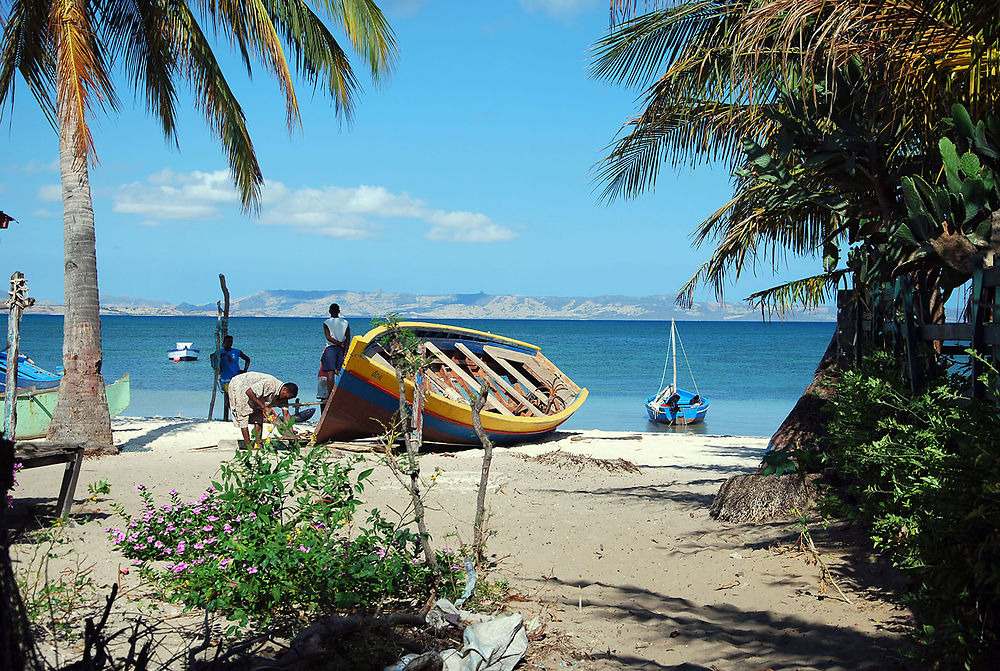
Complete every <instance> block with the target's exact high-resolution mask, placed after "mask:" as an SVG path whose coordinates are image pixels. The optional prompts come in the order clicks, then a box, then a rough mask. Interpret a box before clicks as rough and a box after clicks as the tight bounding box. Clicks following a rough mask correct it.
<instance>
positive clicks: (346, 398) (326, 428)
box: [316, 324, 588, 445]
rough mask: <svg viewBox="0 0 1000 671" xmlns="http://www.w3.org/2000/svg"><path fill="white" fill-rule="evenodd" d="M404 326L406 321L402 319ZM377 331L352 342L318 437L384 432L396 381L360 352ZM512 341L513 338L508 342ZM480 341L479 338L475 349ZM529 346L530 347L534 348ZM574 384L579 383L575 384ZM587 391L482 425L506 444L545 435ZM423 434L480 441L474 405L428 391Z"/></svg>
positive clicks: (408, 390)
mask: <svg viewBox="0 0 1000 671" xmlns="http://www.w3.org/2000/svg"><path fill="white" fill-rule="evenodd" d="M404 326H406V324H404ZM422 326H433V327H435V328H437V329H450V330H452V331H454V332H455V333H457V334H458V337H461V335H462V334H463V333H468V334H476V335H477V336H479V337H480V338H481V339H484V338H490V339H491V341H490V343H489V344H491V345H495V346H510V347H516V348H517V349H518V350H521V351H524V352H537V348H534V346H532V345H527V343H519V342H518V341H513V340H509V339H503V338H500V337H499V336H492V335H491V334H485V333H482V332H477V331H472V330H471V329H459V328H457V327H444V326H441V325H422ZM377 332H381V330H380V329H375V330H374V331H372V332H369V333H368V334H366V335H365V336H363V337H361V338H355V339H354V341H353V342H352V343H351V347H350V349H349V351H348V354H347V357H346V359H345V362H344V368H343V370H342V372H341V374H340V378H339V380H338V382H337V386H336V387H334V389H333V392H332V393H331V394H330V397H329V399H328V401H327V404H326V406H325V408H324V410H323V415H322V417H321V418H320V421H319V424H318V425H317V427H316V442H319V443H322V442H328V441H331V440H354V439H358V438H370V437H373V436H380V435H384V434H385V433H386V429H387V427H390V426H391V425H392V423H393V419H394V415H395V413H397V412H398V411H399V383H398V380H397V378H396V375H395V372H394V371H393V370H392V368H391V367H389V366H387V365H383V364H380V363H376V362H375V361H373V360H372V359H370V358H368V357H367V356H365V355H364V350H365V347H366V346H367V345H368V343H369V342H371V340H372V339H373V338H374V337H375V336H377V335H378V333H377ZM511 343H516V345H512V344H511ZM482 344H483V343H482V342H479V343H478V347H479V349H481V348H482ZM532 348H533V349H532ZM404 389H405V394H406V398H407V401H409V402H411V403H412V401H413V383H412V382H410V381H408V380H407V381H405V383H404ZM577 389H578V388H577ZM587 394H588V392H587V390H586V389H579V391H578V392H576V393H575V398H573V400H572V402H570V403H568V404H567V405H566V407H565V408H564V409H563V410H561V411H559V412H555V413H552V414H549V415H545V416H543V417H534V416H532V417H521V416H505V415H500V414H498V413H495V412H488V411H487V412H482V413H480V419H481V421H482V425H483V430H484V431H485V432H486V434H487V435H488V436H489V438H490V440H491V441H492V442H493V443H495V444H497V445H510V444H513V443H517V442H523V441H527V440H531V439H534V438H538V437H540V436H544V435H545V434H548V433H551V432H552V431H554V430H555V429H556V428H557V427H558V426H559V425H560V424H562V423H563V422H564V421H566V420H567V419H569V417H570V416H571V415H572V414H573V413H574V412H576V410H577V409H578V408H579V407H580V406H581V405H582V404H583V402H584V401H585V400H586V398H587ZM423 439H424V441H426V442H430V443H449V444H459V445H478V444H479V439H478V437H477V436H476V432H475V429H474V428H473V425H472V409H471V408H470V406H469V405H468V404H467V403H462V402H458V401H454V400H451V399H448V398H445V397H443V396H441V395H439V394H436V393H433V392H428V393H426V394H425V400H424V419H423Z"/></svg>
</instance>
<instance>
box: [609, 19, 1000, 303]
mask: <svg viewBox="0 0 1000 671" xmlns="http://www.w3.org/2000/svg"><path fill="white" fill-rule="evenodd" d="M643 4H644V5H645V6H646V7H647V8H649V7H652V8H653V9H652V11H649V12H647V13H645V14H638V15H637V14H636V12H637V10H638V8H639V6H641V5H643ZM991 4H992V3H991ZM611 9H612V17H613V23H614V26H613V29H612V31H611V32H610V33H609V34H608V35H607V36H606V37H604V38H603V39H602V40H600V41H599V42H598V44H597V45H596V47H595V54H596V59H595V63H594V66H593V74H594V76H596V77H599V78H604V79H608V80H611V81H614V82H617V83H621V84H625V85H628V86H639V87H643V90H644V94H643V95H644V97H643V103H642V105H643V107H642V110H641V111H640V112H639V114H638V115H637V116H636V117H634V118H633V119H631V120H629V122H628V123H627V124H626V126H625V127H624V128H623V130H622V133H621V135H620V136H619V138H618V139H617V140H616V141H615V142H614V143H613V144H612V146H611V147H610V151H609V153H608V155H607V156H606V157H605V158H604V159H603V160H602V161H601V163H600V164H599V168H598V179H599V180H600V181H601V182H603V183H604V184H605V189H604V192H603V194H602V197H603V198H606V199H612V198H618V197H624V198H631V197H635V196H638V195H640V194H641V193H643V192H645V191H647V190H651V189H653V188H654V187H655V185H656V178H657V176H658V174H659V171H660V169H661V168H662V167H663V165H664V164H672V165H680V164H690V165H697V164H700V163H702V162H706V161H711V160H715V161H721V162H722V163H724V164H726V165H728V166H729V168H730V169H731V170H732V171H733V172H734V173H735V174H736V175H737V178H736V184H735V186H736V194H735V195H734V198H733V199H732V200H731V201H730V202H729V203H727V204H726V205H724V206H723V207H722V208H720V209H719V210H718V211H717V212H716V213H715V214H713V215H712V216H711V217H709V219H707V220H706V221H705V222H703V223H702V224H701V225H700V226H699V227H698V230H697V237H696V242H697V244H702V243H705V242H708V241H714V242H715V243H716V249H715V252H714V253H713V256H712V258H711V259H710V260H709V261H708V262H706V264H705V265H703V266H702V267H701V268H700V269H699V271H698V273H697V274H696V275H695V276H694V277H693V278H691V280H689V282H688V283H687V284H686V285H685V286H684V287H683V289H682V291H681V293H680V296H681V300H682V302H683V301H684V300H685V299H686V300H687V301H690V296H691V292H692V291H693V289H694V288H695V287H696V285H698V284H700V283H707V284H709V285H710V286H712V287H714V288H715V289H716V292H717V293H718V294H720V295H721V290H722V287H723V285H724V283H725V281H726V280H729V279H738V278H739V277H740V275H741V273H742V272H743V270H744V269H745V268H748V267H755V266H756V265H757V264H760V263H764V264H770V265H771V266H772V268H773V269H774V270H777V269H778V268H779V267H780V266H781V264H782V261H783V259H784V256H785V254H786V253H787V252H793V253H798V254H813V255H816V256H820V255H822V256H823V257H825V258H830V255H829V252H830V251H831V249H836V247H837V246H838V245H843V244H844V243H845V242H856V241H857V236H858V235H859V233H860V232H863V233H865V234H875V235H883V236H884V235H886V234H887V233H888V231H889V229H891V228H892V225H893V221H892V219H893V212H894V210H895V209H897V208H898V207H899V202H898V196H897V191H898V186H899V178H900V177H901V176H902V175H904V174H906V172H907V171H910V170H913V166H912V161H913V157H914V156H915V155H919V154H920V153H921V152H922V151H924V149H925V148H926V147H932V146H936V142H937V138H938V136H939V134H940V130H941V129H940V123H941V120H942V119H943V118H944V117H946V116H948V114H949V112H950V108H951V105H952V104H953V103H954V102H962V103H963V104H965V105H966V107H967V108H969V110H970V111H971V112H972V113H973V116H976V115H977V114H981V113H982V112H983V111H985V110H991V109H995V107H996V106H997V104H998V102H1000V86H998V84H1000V68H998V67H997V65H998V64H1000V51H998V49H997V46H996V45H997V35H998V29H997V28H996V26H995V25H994V23H995V21H994V20H993V19H994V17H995V12H993V13H991V12H989V11H985V10H983V9H982V7H981V6H978V5H977V4H975V3H973V2H971V1H966V0H950V1H949V0H923V2H921V0H870V1H868V2H864V1H863V2H857V0H689V1H683V2H676V3H671V2H657V1H655V0H651V1H649V2H646V3H639V2H637V1H636V0H612V3H611ZM843 87H848V89H849V90H848V91H847V92H846V93H848V94H849V95H850V96H851V97H852V98H853V102H852V104H853V106H854V107H855V108H856V109H851V107H850V106H846V107H845V106H844V105H843V102H842V101H843V98H844V94H845V91H843V90H841V91H839V92H838V89H841V88H843ZM820 91H823V92H825V94H828V95H826V100H827V102H826V104H825V105H824V104H816V103H817V102H822V100H820V99H821V98H823V97H824V96H823V95H821V94H820ZM796 100H797V101H798V103H797V104H794V105H790V104H789V102H790V101H793V102H794V101H796ZM835 105H841V110H840V111H841V112H842V113H844V112H846V114H847V115H848V116H853V117H855V118H852V119H849V120H848V119H843V118H842V119H841V121H842V122H844V121H850V122H851V124H852V125H853V126H854V128H855V132H856V134H858V137H857V138H856V139H858V140H864V141H865V142H867V144H868V145H869V150H872V153H868V154H865V155H861V159H862V160H863V161H867V162H868V164H869V165H868V168H869V169H870V170H869V171H868V172H867V173H865V174H864V175H863V177H864V178H865V179H866V180H867V186H866V187H865V189H866V193H867V194H868V195H869V196H871V198H870V199H869V202H868V204H867V207H866V208H861V209H862V210H865V209H868V210H874V213H875V214H876V215H877V216H876V217H875V218H874V220H870V221H869V222H861V221H857V220H856V221H854V222H848V221H845V214H844V213H843V212H837V211H833V210H831V209H830V208H828V207H825V208H818V207H816V202H812V203H811V204H810V203H805V202H800V205H801V207H798V208H794V209H793V208H790V207H779V208H775V207H768V208H762V207H761V206H760V205H761V202H762V200H765V199H766V197H765V194H766V193H767V192H768V188H767V185H766V184H762V183H761V181H760V180H758V179H754V178H753V175H752V174H750V172H748V171H753V170H754V165H753V160H754V158H753V157H751V156H750V155H749V154H748V153H747V151H746V149H747V147H748V144H747V143H749V145H750V146H751V147H761V148H764V149H765V151H773V152H774V153H779V149H781V148H782V147H784V146H785V144H786V143H785V142H784V141H783V140H784V139H785V138H782V137H780V136H781V128H782V123H783V122H784V121H787V119H788V118H790V117H793V116H794V114H796V113H797V114H799V115H800V118H801V120H802V121H803V123H806V124H809V125H810V126H811V130H812V132H813V134H814V138H815V140H816V144H821V143H822V142H823V141H825V140H827V139H828V138H829V136H830V135H831V133H836V132H839V133H840V134H841V135H842V136H843V135H844V133H843V129H842V128H841V129H837V128H836V121H837V120H836V119H833V116H834V114H835V113H836V111H837V110H836V109H835V108H834V106H835ZM859 110H861V111H863V112H864V114H863V115H862V116H863V118H862V119H861V121H863V122H864V124H865V128H864V129H863V130H864V132H861V131H860V130H859V129H857V127H856V123H857V121H858V118H857V117H858V116H859V115H858V111H859ZM779 119H781V120H782V121H781V122H779ZM862 136H864V137H862ZM855 144H858V143H855ZM830 149H831V148H830V147H826V148H825V150H826V152H827V153H829V151H830ZM838 151H839V153H841V154H842V155H846V153H847V152H844V151H842V150H840V149H838ZM784 153H785V154H787V152H784ZM924 153H926V152H924ZM758 157H759V156H758ZM781 158H782V159H784V158H786V157H785V156H782V157H781ZM855 158H857V156H855ZM929 163H933V161H931V162H929ZM854 165H855V163H854V162H852V163H851V169H850V173H851V174H850V175H848V174H847V173H848V171H845V170H840V171H839V174H835V173H834V172H831V171H828V172H827V174H826V178H825V182H824V183H822V184H820V183H817V182H816V180H815V179H813V180H812V184H811V186H812V187H814V188H816V189H817V190H816V191H815V193H816V194H817V195H819V194H826V195H829V194H830V192H831V189H832V190H833V191H836V190H837V189H838V188H840V191H841V193H840V194H839V195H840V196H841V197H845V198H846V197H848V196H850V195H852V194H851V192H852V191H853V192H854V194H853V195H854V196H857V195H858V194H859V192H858V186H859V184H858V182H859V180H858V179H857V176H856V175H855V173H854ZM841 167H842V168H843V167H844V166H841ZM741 171H742V172H741ZM804 176H805V177H812V178H815V177H816V176H817V174H816V171H815V170H813V171H812V174H811V175H803V174H801V173H800V174H798V175H796V176H795V177H798V178H802V177H804ZM772 195H774V194H773V193H772ZM782 195H783V196H787V195H788V194H787V192H786V193H784V194H782ZM861 195H862V196H863V195H864V194H863V193H862V194H861ZM772 204H773V203H772ZM869 214H870V212H869ZM865 223H868V224H869V225H868V226H867V227H866V225H865ZM851 226H853V227H854V230H851ZM836 256H839V254H837V255H836ZM842 271H843V269H840V270H837V269H835V268H833V267H827V268H824V273H823V274H822V275H817V276H814V277H811V278H805V279H804V280H802V281H801V282H797V283H792V284H790V285H786V286H783V287H777V288H776V290H775V291H773V292H763V293H761V294H757V295H755V297H754V298H755V300H756V301H758V302H762V303H763V304H765V305H766V306H769V307H774V308H777V309H778V310H783V309H785V308H787V307H789V306H790V302H789V299H794V300H795V302H798V303H800V304H803V305H806V306H808V305H810V304H815V303H816V302H817V301H820V300H822V299H823V298H824V296H825V295H827V294H828V292H829V291H830V289H831V287H835V286H836V279H837V277H838V275H841V274H843V272H842Z"/></svg>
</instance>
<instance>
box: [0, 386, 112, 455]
mask: <svg viewBox="0 0 1000 671" xmlns="http://www.w3.org/2000/svg"><path fill="white" fill-rule="evenodd" d="M105 392H106V393H107V397H108V410H109V411H110V413H111V416H112V417H114V416H115V415H120V414H121V413H123V412H124V411H125V408H127V407H128V405H129V403H130V401H131V386H130V381H129V374H128V373H125V375H123V376H122V377H120V378H119V379H118V380H116V381H115V382H114V383H112V384H109V385H108V386H107V387H105ZM58 400H59V388H58V387H56V388H54V389H42V390H33V389H27V390H26V389H19V390H18V394H17V429H16V434H17V435H16V436H14V438H15V439H16V440H28V439H31V438H42V437H44V436H45V434H47V433H48V431H49V424H50V423H51V422H52V413H53V412H54V411H55V409H56V401H58ZM4 402H6V397H5V395H4V394H0V403H4ZM0 429H2V430H3V431H4V433H6V431H7V418H6V417H3V416H0Z"/></svg>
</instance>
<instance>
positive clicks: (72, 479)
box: [14, 442, 83, 517]
mask: <svg viewBox="0 0 1000 671" xmlns="http://www.w3.org/2000/svg"><path fill="white" fill-rule="evenodd" d="M14 462H15V463H20V464H21V468H22V469H28V468H40V467H42V466H52V465H54V464H66V469H65V470H64V472H63V479H62V485H61V486H60V487H59V500H58V501H57V503H56V517H66V516H67V515H68V514H69V509H70V506H72V505H73V496H74V495H75V494H76V483H77V480H79V479H80V467H81V466H82V465H83V445H56V444H45V443H28V442H16V443H14Z"/></svg>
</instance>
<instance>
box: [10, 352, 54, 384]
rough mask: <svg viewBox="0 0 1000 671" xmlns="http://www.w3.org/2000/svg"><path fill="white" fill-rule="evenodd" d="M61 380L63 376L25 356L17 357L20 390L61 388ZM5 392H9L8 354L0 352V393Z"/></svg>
mask: <svg viewBox="0 0 1000 671" xmlns="http://www.w3.org/2000/svg"><path fill="white" fill-rule="evenodd" d="M60 378H62V375H59V374H57V373H50V372H49V371H47V370H45V369H44V368H42V367H40V366H39V365H38V364H36V363H35V362H34V361H32V360H31V359H29V358H28V357H26V356H24V355H23V354H19V355H18V356H17V387H18V389H21V388H26V387H34V388H35V389H51V388H52V387H58V386H59V380H60ZM5 391H7V353H6V352H0V392H5Z"/></svg>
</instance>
